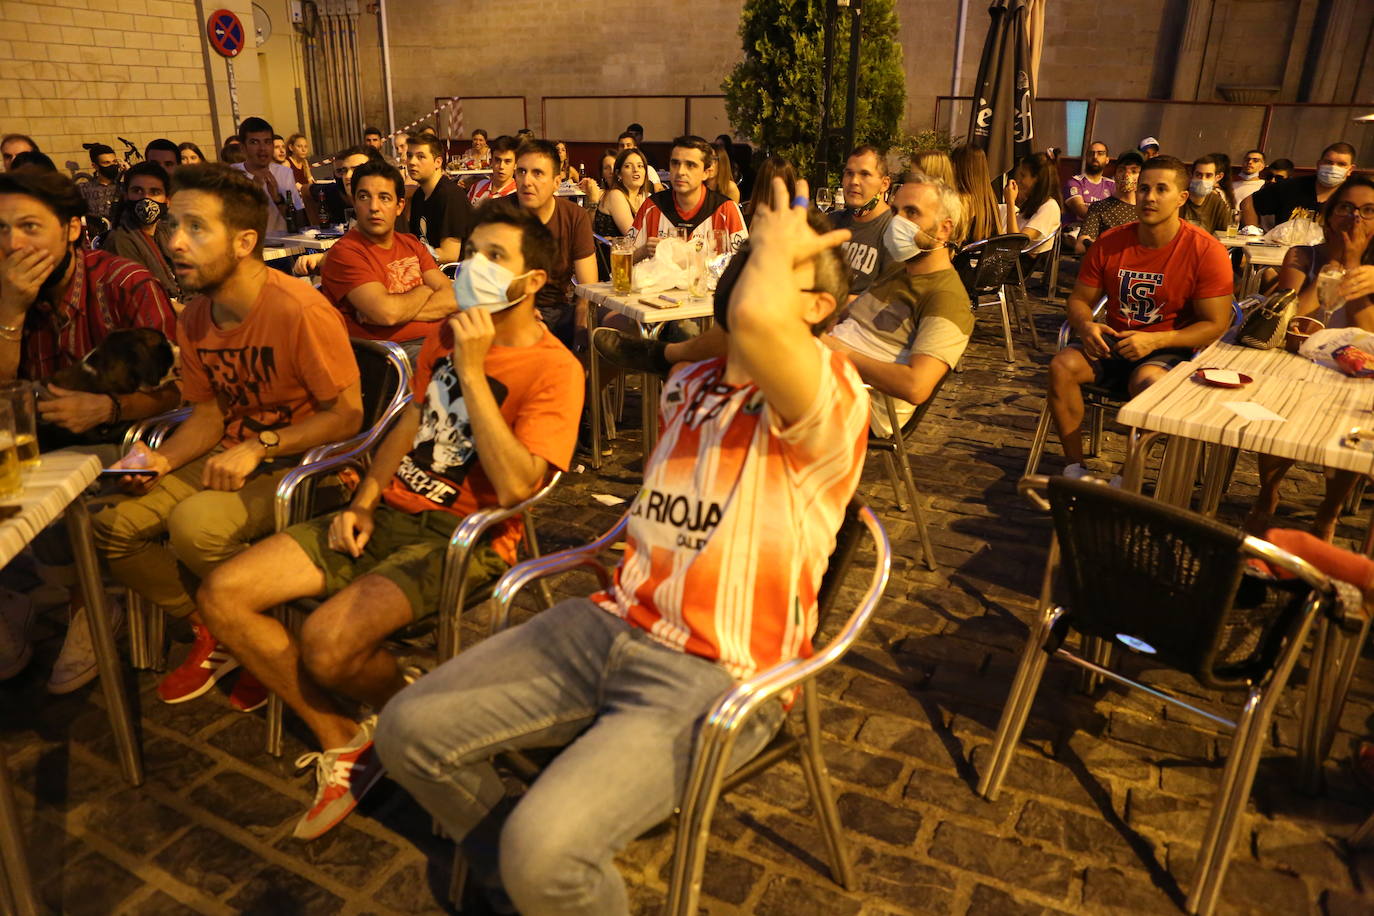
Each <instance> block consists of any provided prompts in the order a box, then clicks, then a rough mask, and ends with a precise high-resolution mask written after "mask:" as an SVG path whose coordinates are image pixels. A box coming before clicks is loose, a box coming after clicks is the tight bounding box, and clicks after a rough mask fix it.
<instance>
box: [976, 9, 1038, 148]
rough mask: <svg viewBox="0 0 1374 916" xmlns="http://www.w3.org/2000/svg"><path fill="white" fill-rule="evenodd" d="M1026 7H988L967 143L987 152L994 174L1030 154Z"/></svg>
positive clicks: (1032, 85) (1030, 83)
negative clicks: (985, 37)
mask: <svg viewBox="0 0 1374 916" xmlns="http://www.w3.org/2000/svg"><path fill="white" fill-rule="evenodd" d="M1027 7H1028V3H1027V0H993V2H992V4H991V6H989V7H988V15H989V17H990V19H991V21H990V22H989V23H988V36H987V40H986V41H985V42H984V44H983V57H982V61H981V62H980V63H979V65H978V79H977V80H976V81H975V82H974V85H973V109H972V111H971V112H970V114H969V126H968V142H969V144H971V145H972V146H976V147H979V148H980V149H982V150H983V151H984V152H985V153H987V157H988V171H989V173H991V174H992V175H999V174H1002V173H1004V172H1007V171H1010V170H1011V169H1012V168H1014V167H1015V166H1016V161H1017V160H1018V159H1020V158H1021V157H1022V156H1027V155H1030V153H1031V141H1032V140H1033V139H1034V137H1035V128H1034V125H1033V122H1032V119H1031V102H1032V100H1033V99H1034V96H1035V82H1034V76H1033V73H1034V71H1033V70H1032V67H1031V55H1030V47H1029V45H1028V42H1027V39H1026V22H1027V16H1028V9H1027Z"/></svg>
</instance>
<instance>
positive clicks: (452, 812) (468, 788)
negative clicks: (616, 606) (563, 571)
mask: <svg viewBox="0 0 1374 916" xmlns="http://www.w3.org/2000/svg"><path fill="white" fill-rule="evenodd" d="M733 684H734V680H733V678H731V677H730V675H729V673H727V672H726V671H725V669H723V668H721V667H719V666H718V665H715V664H713V663H712V662H709V661H707V660H705V659H702V658H698V657H696V656H692V655H687V654H685V653H682V652H677V651H675V650H672V649H668V648H665V647H663V646H661V645H659V644H658V643H656V642H654V641H653V640H652V639H651V638H650V637H649V635H648V634H647V633H646V632H644V631H643V630H640V629H638V628H635V627H631V626H630V625H629V624H627V623H625V622H624V621H623V620H621V619H620V618H619V617H616V616H614V615H612V614H608V613H607V612H606V611H604V610H602V609H601V608H599V607H597V606H596V605H595V604H593V603H592V602H591V601H588V600H587V599H585V598H574V599H570V600H568V601H563V602H561V603H559V604H558V605H556V606H555V607H553V608H550V609H549V610H547V611H544V612H543V613H542V614H538V615H536V616H535V617H534V618H533V619H532V620H530V621H529V622H527V623H524V624H521V625H520V626H518V627H514V628H512V629H509V630H506V631H505V632H503V633H499V634H497V635H496V636H494V637H492V638H491V639H488V640H486V641H484V642H481V643H478V644H477V645H476V646H474V647H472V648H471V649H468V650H466V651H464V652H463V653H462V654H461V655H460V656H458V657H457V658H454V659H451V660H450V661H448V662H446V663H445V664H443V665H441V666H440V667H439V668H437V669H435V670H434V671H433V672H431V673H430V674H428V675H426V676H425V677H423V678H421V679H420V680H419V681H417V682H416V683H415V684H414V685H412V686H410V687H408V688H406V689H405V690H403V691H401V692H400V693H398V694H397V695H396V696H395V697H393V698H392V700H391V702H389V703H388V704H387V706H386V708H385V709H384V710H383V711H382V714H381V717H380V721H379V722H378V723H377V730H376V735H375V741H376V748H377V752H378V753H379V754H380V756H381V759H382V762H383V764H385V766H386V769H387V772H388V774H389V775H390V776H391V778H392V779H394V780H395V781H396V782H398V783H400V784H401V785H402V786H404V787H405V788H406V790H407V791H409V792H410V794H411V795H413V796H414V797H415V798H416V800H418V801H419V802H420V804H422V805H423V806H424V807H425V808H426V809H427V810H428V811H429V812H430V813H431V814H433V815H434V816H435V817H437V818H438V819H439V821H440V823H442V824H443V825H444V828H445V829H446V830H447V831H448V832H449V835H451V836H453V837H455V838H458V839H460V840H461V841H462V842H463V846H464V851H465V853H466V854H467V857H468V862H469V865H470V866H471V868H472V869H473V871H474V872H475V873H476V875H477V876H478V877H479V878H483V879H485V880H486V881H488V882H489V883H490V882H492V880H493V878H494V877H495V876H496V875H498V874H499V876H500V881H501V884H502V886H503V887H504V889H505V891H506V893H507V894H508V895H509V896H510V898H511V900H512V902H513V903H514V904H515V906H516V908H517V909H518V910H519V911H520V912H521V913H522V914H524V916H541V914H546V913H550V914H552V913H558V914H571V913H578V914H582V913H585V914H589V916H593V914H594V916H610V914H620V913H627V912H628V904H627V902H626V897H625V885H624V882H623V881H622V880H621V877H620V874H619V872H617V870H616V868H615V863H614V857H615V855H616V853H617V852H619V851H620V850H621V849H622V848H623V847H624V846H625V845H626V844H627V843H629V842H630V840H632V839H634V838H635V837H636V836H638V835H639V834H641V833H643V832H644V831H646V830H648V829H649V828H650V827H652V826H654V825H655V824H657V823H659V822H661V821H663V820H664V819H665V818H667V817H668V816H669V815H670V814H671V813H672V812H673V809H674V808H675V807H676V806H677V804H678V802H679V800H680V796H681V794H682V789H683V786H684V785H685V783H686V781H687V776H688V771H689V768H690V766H691V760H692V750H693V746H694V742H695V737H696V733H697V727H698V724H699V723H700V721H701V719H702V718H703V716H704V715H705V713H706V712H707V711H708V710H709V709H710V708H711V706H712V705H713V704H714V702H715V700H716V699H717V698H718V697H719V696H720V695H721V694H722V693H724V692H725V691H726V690H729V689H730V688H731V687H732V686H733ZM782 718H783V710H782V707H781V705H780V704H778V703H776V702H773V703H769V704H767V705H765V706H764V707H763V708H762V709H761V710H760V711H759V713H758V714H757V715H755V716H754V717H753V719H752V720H751V721H750V723H749V724H748V725H747V726H746V727H745V728H744V730H743V732H742V733H741V734H740V736H739V738H738V740H737V741H736V743H735V746H734V750H733V752H732V754H731V759H730V768H731V769H735V768H737V767H739V766H740V765H742V764H744V763H746V762H747V761H748V760H750V759H751V758H752V757H753V756H754V755H755V754H757V753H758V752H759V751H760V750H762V749H763V747H764V746H765V745H766V744H767V743H768V741H769V740H770V739H771V738H772V737H773V735H774V734H775V733H776V732H777V729H778V727H779V726H780V725H781V723H782ZM565 746H566V747H565ZM540 747H544V748H547V747H564V750H563V751H562V752H561V753H560V754H559V755H558V756H557V757H556V758H555V759H554V761H553V762H552V763H551V764H549V765H548V767H546V768H545V769H544V771H543V772H542V773H541V774H540V776H539V778H538V779H537V780H535V782H534V784H533V785H532V786H531V787H530V789H529V791H528V792H526V793H525V795H523V796H522V797H521V798H520V799H519V800H518V801H514V802H512V801H509V800H507V799H506V797H505V795H506V793H505V787H504V786H503V785H502V782H501V779H500V778H499V776H498V775H497V772H496V770H495V768H494V767H493V766H492V764H491V759H492V757H493V756H494V755H495V754H498V753H500V752H503V751H510V750H518V749H525V748H540Z"/></svg>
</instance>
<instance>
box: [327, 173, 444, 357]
mask: <svg viewBox="0 0 1374 916" xmlns="http://www.w3.org/2000/svg"><path fill="white" fill-rule="evenodd" d="M405 207H406V197H405V182H404V181H403V180H402V179H401V173H400V172H399V171H398V170H397V169H396V167H395V166H394V165H390V164H389V163H385V162H367V163H364V164H363V165H361V166H359V167H358V168H356V169H354V171H353V208H354V211H355V212H356V213H357V216H358V221H357V223H355V224H354V226H353V228H352V229H350V230H348V233H347V234H346V235H345V236H344V237H343V238H341V239H339V241H338V243H337V244H335V245H334V247H332V248H330V249H329V251H328V252H327V253H326V255H325V258H324V266H323V268H321V270H320V288H321V289H322V290H324V294H325V295H326V296H328V297H329V301H331V302H333V303H334V305H335V306H337V307H338V309H339V311H340V312H342V313H343V316H344V320H345V321H346V322H347V323H348V332H349V333H350V334H352V335H353V336H354V337H367V338H370V339H372V340H390V341H393V342H395V343H398V344H400V345H401V346H402V347H404V348H405V350H406V352H407V353H409V354H410V356H411V358H412V359H413V358H414V357H415V354H416V353H418V352H419V350H420V344H422V343H423V342H424V339H425V337H426V336H428V334H429V333H430V331H432V330H434V329H435V328H436V327H438V325H439V324H440V322H441V321H442V320H443V319H444V318H445V317H446V316H448V315H451V314H453V310H454V308H455V306H454V303H453V285H452V284H451V283H450V282H449V279H448V277H445V276H444V274H443V271H441V270H439V265H438V264H437V263H435V261H434V255H432V254H430V251H429V249H428V248H426V247H425V244H424V242H422V241H420V240H419V239H417V238H416V237H415V236H413V235H410V234H409V233H406V232H397V231H396V222H397V220H398V219H400V216H401V213H402V211H404V210H405Z"/></svg>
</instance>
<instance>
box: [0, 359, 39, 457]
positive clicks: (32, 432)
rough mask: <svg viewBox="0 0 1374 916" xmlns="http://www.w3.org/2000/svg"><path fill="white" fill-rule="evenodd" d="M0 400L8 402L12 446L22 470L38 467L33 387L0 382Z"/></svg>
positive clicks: (24, 384)
mask: <svg viewBox="0 0 1374 916" xmlns="http://www.w3.org/2000/svg"><path fill="white" fill-rule="evenodd" d="M0 399H3V400H6V401H8V402H9V405H10V411H11V414H12V416H13V417H14V446H15V448H16V449H17V450H18V453H19V464H20V466H21V467H23V468H24V470H26V471H27V470H28V469H30V468H36V467H38V411H37V408H36V406H35V404H34V397H33V385H31V384H29V383H28V382H21V381H16V382H0Z"/></svg>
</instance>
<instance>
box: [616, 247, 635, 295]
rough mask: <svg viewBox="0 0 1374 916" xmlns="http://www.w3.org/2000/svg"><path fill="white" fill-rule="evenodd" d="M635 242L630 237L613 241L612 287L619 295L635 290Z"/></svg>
mask: <svg viewBox="0 0 1374 916" xmlns="http://www.w3.org/2000/svg"><path fill="white" fill-rule="evenodd" d="M634 257H635V240H634V239H633V238H631V237H629V236H623V237H620V238H613V239H611V287H612V288H613V289H614V290H615V291H616V292H618V293H628V292H630V291H631V290H632V289H633V280H634Z"/></svg>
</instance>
